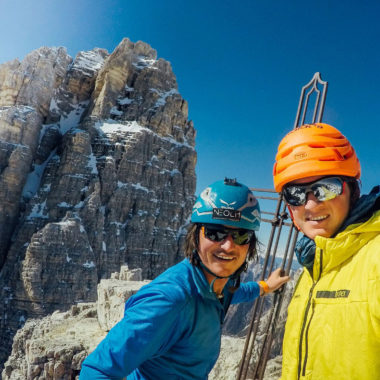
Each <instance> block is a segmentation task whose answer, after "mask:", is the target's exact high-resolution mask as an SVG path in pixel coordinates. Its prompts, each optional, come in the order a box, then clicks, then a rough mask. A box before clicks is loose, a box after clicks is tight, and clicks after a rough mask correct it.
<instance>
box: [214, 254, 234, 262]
mask: <svg viewBox="0 0 380 380" xmlns="http://www.w3.org/2000/svg"><path fill="white" fill-rule="evenodd" d="M214 256H215V257H216V258H217V259H219V260H224V261H231V260H234V258H235V257H234V256H225V255H218V254H214Z"/></svg>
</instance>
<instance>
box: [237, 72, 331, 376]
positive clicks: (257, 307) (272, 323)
mask: <svg viewBox="0 0 380 380" xmlns="http://www.w3.org/2000/svg"><path fill="white" fill-rule="evenodd" d="M319 86H320V87H321V88H322V91H321V90H320V89H319ZM327 86H328V83H327V82H326V81H323V80H322V79H321V75H320V73H318V72H317V73H315V74H314V76H313V78H312V79H311V81H310V82H309V83H307V84H306V85H305V86H303V87H302V90H301V96H300V100H299V104H298V110H297V115H296V119H295V122H294V129H295V128H298V127H300V126H301V125H303V124H305V123H307V122H308V123H316V122H321V121H322V116H323V111H324V107H325V101H326V94H327ZM312 96H315V103H314V107H313V108H311V97H312ZM310 112H312V115H311V114H310ZM310 116H311V117H310ZM306 119H311V120H310V121H306ZM251 190H252V191H253V192H254V194H255V195H256V198H258V199H265V200H270V201H274V202H276V206H275V211H274V212H269V211H262V214H263V215H264V216H267V215H268V218H266V217H265V218H262V221H263V222H267V223H270V224H271V225H272V227H271V231H270V235H269V240H268V243H267V247H266V251H265V257H264V263H263V269H262V272H261V275H260V280H263V279H264V278H266V277H267V275H269V273H271V272H272V270H273V267H274V263H275V259H276V254H277V253H278V248H279V243H280V237H282V236H284V234H283V235H281V234H282V233H283V231H284V227H288V228H289V231H288V235H287V238H286V244H285V250H284V254H283V258H282V261H281V268H282V269H283V270H284V272H285V274H286V275H288V274H289V273H290V270H291V267H292V262H293V255H294V247H295V245H296V242H297V238H298V230H297V229H296V228H295V226H294V225H293V223H292V222H291V220H290V219H289V215H288V212H287V207H286V204H285V202H284V199H283V196H282V194H277V193H276V191H275V190H272V189H257V188H251ZM262 194H263V195H262ZM287 219H289V222H288V221H287ZM285 286H286V285H285ZM285 286H284V287H283V288H282V289H281V290H280V291H277V292H275V293H274V294H273V295H272V296H271V297H273V299H272V304H271V307H270V309H269V312H268V313H269V318H266V321H262V320H261V317H262V314H263V306H264V298H263V297H259V298H257V299H256V301H255V303H254V304H253V306H252V309H253V316H252V320H251V323H250V325H249V328H248V332H247V336H246V340H245V345H244V349H243V354H242V358H241V361H240V365H239V371H238V374H237V378H236V379H237V380H245V379H247V376H248V370H250V374H249V378H250V379H254V380H262V379H263V377H264V372H265V368H266V365H267V361H268V357H269V354H270V350H271V346H272V342H273V338H274V333H275V330H276V326H277V322H278V318H279V314H280V311H281V306H282V303H283V299H284V293H285V292H284V288H285ZM262 324H265V325H264V326H262V328H261V331H264V335H263V336H264V339H263V340H262V342H260V344H258V341H257V333H258V329H259V326H261V325H262ZM255 345H256V346H255ZM254 347H255V348H256V351H257V353H258V355H257V360H256V362H254V363H252V364H251V363H250V362H251V359H252V352H253V349H254Z"/></svg>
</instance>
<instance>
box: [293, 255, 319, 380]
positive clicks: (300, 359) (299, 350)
mask: <svg viewBox="0 0 380 380" xmlns="http://www.w3.org/2000/svg"><path fill="white" fill-rule="evenodd" d="M322 254H323V251H322V249H321V251H320V256H319V257H320V260H319V276H318V279H317V280H316V281H315V282H313V285H312V287H311V288H310V291H309V299H308V300H307V305H306V310H305V315H304V318H303V322H302V328H301V335H300V341H299V346H298V375H297V379H298V380H299V379H300V375H301V369H302V376H305V373H306V364H307V358H308V347H309V341H308V336H309V328H310V323H311V320H312V318H313V315H314V302H312V297H313V291H314V288H315V286H316V285H317V282H318V281H319V279H320V278H321V274H322V257H323V256H322ZM310 306H312V312H311V316H310V319H309V322H308V323H307V316H308V314H309V310H310ZM305 329H306V332H305ZM304 334H305V357H304V359H303V364H301V363H302V341H303V337H304Z"/></svg>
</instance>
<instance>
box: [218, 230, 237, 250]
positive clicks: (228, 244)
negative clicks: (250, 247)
mask: <svg viewBox="0 0 380 380" xmlns="http://www.w3.org/2000/svg"><path fill="white" fill-rule="evenodd" d="M234 245H235V243H234V239H232V236H231V234H228V236H227V237H226V238H225V239H224V240H223V241H222V244H221V247H222V248H223V249H224V250H226V251H227V250H229V249H231V248H233V246H234Z"/></svg>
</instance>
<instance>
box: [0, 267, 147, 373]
mask: <svg viewBox="0 0 380 380" xmlns="http://www.w3.org/2000/svg"><path fill="white" fill-rule="evenodd" d="M138 275H139V273H137V275H136V271H135V270H129V269H128V267H126V266H122V267H121V270H120V274H119V273H113V274H112V279H106V280H101V281H100V283H99V285H98V291H97V293H98V301H97V302H96V303H79V304H77V305H74V306H73V307H71V309H70V310H69V311H67V312H58V311H56V312H54V313H53V314H51V315H49V316H47V317H45V318H43V319H30V320H28V321H27V322H26V324H25V326H24V327H23V328H22V329H20V330H19V331H18V332H17V334H16V336H15V338H14V342H13V348H12V353H11V355H10V356H9V358H8V360H7V362H6V363H5V368H4V371H3V373H2V379H3V380H19V379H27V380H32V379H45V380H72V379H76V378H78V375H79V372H80V368H81V365H82V362H83V360H84V359H85V358H86V356H87V355H88V354H89V353H90V352H91V351H93V350H94V349H95V347H96V346H97V345H98V343H99V342H100V341H101V340H102V339H103V338H104V337H105V336H106V334H107V332H108V331H109V330H110V329H111V328H112V327H113V326H114V325H115V324H116V323H117V322H118V321H119V320H120V319H121V318H122V317H123V315H124V304H125V301H126V300H127V299H128V298H129V297H130V296H132V295H133V294H135V293H136V292H137V291H138V290H139V289H140V288H141V287H142V286H144V285H145V284H147V283H149V281H136V277H139V276H138ZM140 275H141V273H140ZM130 278H135V280H129V279H130Z"/></svg>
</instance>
